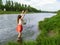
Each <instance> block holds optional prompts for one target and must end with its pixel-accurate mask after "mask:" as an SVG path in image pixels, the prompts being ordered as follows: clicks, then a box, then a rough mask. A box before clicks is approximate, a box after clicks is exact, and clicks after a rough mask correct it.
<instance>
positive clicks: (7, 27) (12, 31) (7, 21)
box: [0, 13, 54, 43]
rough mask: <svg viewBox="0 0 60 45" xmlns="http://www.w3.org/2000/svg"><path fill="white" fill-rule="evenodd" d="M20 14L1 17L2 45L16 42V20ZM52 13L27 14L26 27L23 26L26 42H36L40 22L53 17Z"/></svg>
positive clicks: (0, 38)
mask: <svg viewBox="0 0 60 45" xmlns="http://www.w3.org/2000/svg"><path fill="white" fill-rule="evenodd" d="M17 15H18V14H3V15H0V43H1V42H6V41H9V40H16V38H17V34H18V33H17V32H16V19H17ZM53 15H54V14H52V13H34V14H26V15H25V17H24V20H25V22H26V25H23V28H24V29H23V34H22V37H23V39H24V40H35V39H36V37H37V35H38V33H39V31H38V21H41V20H43V19H44V18H47V17H52V16H53Z"/></svg>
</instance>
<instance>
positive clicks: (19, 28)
mask: <svg viewBox="0 0 60 45" xmlns="http://www.w3.org/2000/svg"><path fill="white" fill-rule="evenodd" d="M22 30H23V26H22V25H17V27H16V31H17V32H18V33H19V32H22Z"/></svg>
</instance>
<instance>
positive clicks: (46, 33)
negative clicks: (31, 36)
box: [37, 11, 60, 45]
mask: <svg viewBox="0 0 60 45" xmlns="http://www.w3.org/2000/svg"><path fill="white" fill-rule="evenodd" d="M38 27H39V30H41V34H40V35H39V36H38V37H37V44H38V45H39V44H40V45H60V11H58V12H57V15H55V16H53V17H51V18H45V19H44V21H40V22H39V26H38Z"/></svg>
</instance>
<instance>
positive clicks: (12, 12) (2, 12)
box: [0, 11, 39, 14]
mask: <svg viewBox="0 0 60 45" xmlns="http://www.w3.org/2000/svg"><path fill="white" fill-rule="evenodd" d="M20 13H21V11H20V12H19V11H0V14H20ZM27 13H28V14H29V13H39V12H27Z"/></svg>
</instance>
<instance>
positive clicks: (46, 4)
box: [3, 0, 60, 11]
mask: <svg viewBox="0 0 60 45" xmlns="http://www.w3.org/2000/svg"><path fill="white" fill-rule="evenodd" d="M13 1H16V2H19V3H23V4H27V5H31V6H32V7H35V8H37V9H41V10H44V11H57V10H59V9H60V0H13ZM3 2H4V3H5V0H3Z"/></svg>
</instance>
